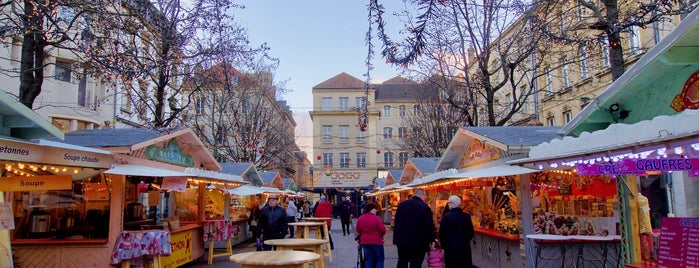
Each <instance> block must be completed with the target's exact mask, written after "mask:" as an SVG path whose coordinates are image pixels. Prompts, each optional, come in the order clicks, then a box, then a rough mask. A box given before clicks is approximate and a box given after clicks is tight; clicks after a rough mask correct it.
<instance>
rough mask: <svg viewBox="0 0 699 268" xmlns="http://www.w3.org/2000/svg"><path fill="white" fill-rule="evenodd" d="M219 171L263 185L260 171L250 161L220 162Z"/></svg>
mask: <svg viewBox="0 0 699 268" xmlns="http://www.w3.org/2000/svg"><path fill="white" fill-rule="evenodd" d="M221 172H223V173H228V174H233V175H239V176H241V177H243V179H244V180H246V181H248V182H250V183H251V184H253V185H257V186H262V185H264V182H263V181H262V179H261V178H260V173H259V172H258V171H257V169H256V168H255V165H253V164H252V163H221Z"/></svg>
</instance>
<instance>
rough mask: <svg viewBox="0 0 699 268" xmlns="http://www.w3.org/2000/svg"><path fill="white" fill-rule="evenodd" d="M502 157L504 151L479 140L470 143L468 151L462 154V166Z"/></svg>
mask: <svg viewBox="0 0 699 268" xmlns="http://www.w3.org/2000/svg"><path fill="white" fill-rule="evenodd" d="M500 158H502V151H501V150H500V149H498V148H496V147H493V146H490V145H488V144H486V143H484V142H481V141H479V140H473V141H472V142H471V144H469V145H468V148H467V149H466V153H464V154H463V155H461V161H460V163H459V167H460V168H465V167H471V166H475V165H478V164H482V163H487V162H490V161H493V160H498V159H500Z"/></svg>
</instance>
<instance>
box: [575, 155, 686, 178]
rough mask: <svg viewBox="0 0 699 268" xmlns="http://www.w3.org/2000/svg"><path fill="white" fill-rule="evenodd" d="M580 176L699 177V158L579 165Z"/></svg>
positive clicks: (625, 160) (634, 160)
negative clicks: (676, 173)
mask: <svg viewBox="0 0 699 268" xmlns="http://www.w3.org/2000/svg"><path fill="white" fill-rule="evenodd" d="M576 168H577V169H578V174H579V175H627V174H637V175H644V174H647V173H648V172H657V171H687V172H689V174H690V176H699V158H659V159H650V158H649V159H622V160H619V161H618V162H614V163H605V164H577V165H576Z"/></svg>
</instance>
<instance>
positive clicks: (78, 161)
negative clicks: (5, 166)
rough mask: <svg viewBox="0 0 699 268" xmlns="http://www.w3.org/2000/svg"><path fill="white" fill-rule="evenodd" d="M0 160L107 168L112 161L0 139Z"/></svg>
mask: <svg viewBox="0 0 699 268" xmlns="http://www.w3.org/2000/svg"><path fill="white" fill-rule="evenodd" d="M0 159H2V160H9V161H18V162H27V163H37V164H51V165H65V166H76V167H91V168H109V167H110V165H111V164H112V162H113V159H112V157H111V156H110V155H108V154H99V153H94V152H89V151H79V150H71V149H65V148H59V147H51V146H43V145H38V144H32V143H27V142H17V141H10V140H4V139H0Z"/></svg>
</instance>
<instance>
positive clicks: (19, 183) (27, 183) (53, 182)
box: [0, 175, 73, 192]
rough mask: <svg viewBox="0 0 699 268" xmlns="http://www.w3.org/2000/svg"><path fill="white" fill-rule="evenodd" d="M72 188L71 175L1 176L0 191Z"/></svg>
mask: <svg viewBox="0 0 699 268" xmlns="http://www.w3.org/2000/svg"><path fill="white" fill-rule="evenodd" d="M70 189H73V184H72V182H71V176H70V175H50V176H30V177H4V178H0V191H7V192H12V191H45V190H70Z"/></svg>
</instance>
